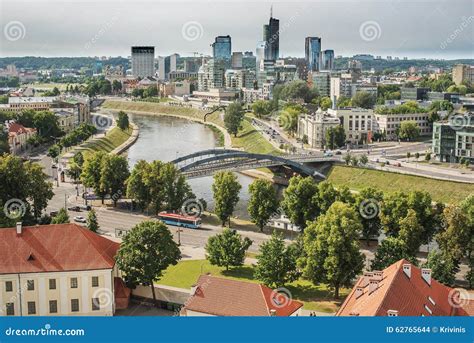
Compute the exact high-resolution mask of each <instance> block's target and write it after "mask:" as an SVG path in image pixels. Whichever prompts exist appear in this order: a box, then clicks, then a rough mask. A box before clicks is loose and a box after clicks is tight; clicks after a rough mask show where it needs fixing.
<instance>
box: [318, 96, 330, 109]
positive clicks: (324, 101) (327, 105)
mask: <svg viewBox="0 0 474 343" xmlns="http://www.w3.org/2000/svg"><path fill="white" fill-rule="evenodd" d="M319 106H320V107H321V109H322V110H323V111H326V110H327V109H328V108H331V106H332V101H331V98H330V97H327V96H325V97H323V98H321V100H320V101H319Z"/></svg>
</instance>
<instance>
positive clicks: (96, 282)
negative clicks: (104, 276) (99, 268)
mask: <svg viewBox="0 0 474 343" xmlns="http://www.w3.org/2000/svg"><path fill="white" fill-rule="evenodd" d="M92 287H99V277H98V276H93V277H92Z"/></svg>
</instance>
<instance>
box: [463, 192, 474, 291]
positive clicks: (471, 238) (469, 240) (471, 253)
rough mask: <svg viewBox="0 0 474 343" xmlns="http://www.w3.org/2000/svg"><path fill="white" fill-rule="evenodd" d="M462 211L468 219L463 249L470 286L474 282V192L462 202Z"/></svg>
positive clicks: (467, 279)
mask: <svg viewBox="0 0 474 343" xmlns="http://www.w3.org/2000/svg"><path fill="white" fill-rule="evenodd" d="M460 208H461V211H462V212H463V213H464V214H465V216H466V219H467V226H466V227H465V230H463V231H464V232H465V236H464V237H465V239H463V243H464V244H463V245H462V247H461V249H462V250H463V251H464V256H465V258H466V260H467V262H468V266H469V272H468V273H467V276H466V281H467V282H469V288H472V285H473V284H474V194H471V195H469V196H468V197H467V198H466V199H464V201H462V202H461V204H460Z"/></svg>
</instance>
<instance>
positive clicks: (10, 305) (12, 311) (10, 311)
mask: <svg viewBox="0 0 474 343" xmlns="http://www.w3.org/2000/svg"><path fill="white" fill-rule="evenodd" d="M6 308H7V316H14V315H15V304H14V303H7V304H6Z"/></svg>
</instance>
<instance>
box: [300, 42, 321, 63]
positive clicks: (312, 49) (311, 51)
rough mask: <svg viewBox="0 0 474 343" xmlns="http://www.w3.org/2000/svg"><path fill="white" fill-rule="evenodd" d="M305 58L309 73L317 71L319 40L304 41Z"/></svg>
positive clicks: (319, 52)
mask: <svg viewBox="0 0 474 343" xmlns="http://www.w3.org/2000/svg"><path fill="white" fill-rule="evenodd" d="M304 52H305V58H306V64H307V66H308V70H309V71H319V70H320V69H321V68H320V66H321V59H322V58H321V38H319V37H306V39H305V47H304Z"/></svg>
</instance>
